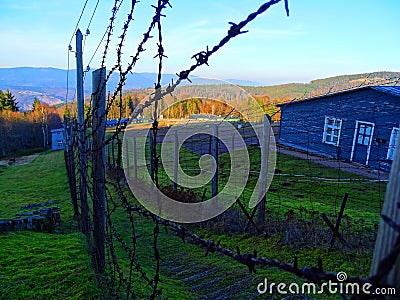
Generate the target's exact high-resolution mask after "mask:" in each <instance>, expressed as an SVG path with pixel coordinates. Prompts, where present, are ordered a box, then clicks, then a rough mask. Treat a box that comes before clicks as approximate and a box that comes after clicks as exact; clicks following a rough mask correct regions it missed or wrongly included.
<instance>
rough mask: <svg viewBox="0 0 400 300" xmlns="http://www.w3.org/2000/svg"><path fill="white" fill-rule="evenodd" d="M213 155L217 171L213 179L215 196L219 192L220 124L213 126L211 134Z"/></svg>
mask: <svg viewBox="0 0 400 300" xmlns="http://www.w3.org/2000/svg"><path fill="white" fill-rule="evenodd" d="M211 155H212V157H214V160H215V173H214V176H213V178H212V180H211V195H212V197H215V196H216V195H217V194H218V125H217V124H214V125H213V127H212V136H211Z"/></svg>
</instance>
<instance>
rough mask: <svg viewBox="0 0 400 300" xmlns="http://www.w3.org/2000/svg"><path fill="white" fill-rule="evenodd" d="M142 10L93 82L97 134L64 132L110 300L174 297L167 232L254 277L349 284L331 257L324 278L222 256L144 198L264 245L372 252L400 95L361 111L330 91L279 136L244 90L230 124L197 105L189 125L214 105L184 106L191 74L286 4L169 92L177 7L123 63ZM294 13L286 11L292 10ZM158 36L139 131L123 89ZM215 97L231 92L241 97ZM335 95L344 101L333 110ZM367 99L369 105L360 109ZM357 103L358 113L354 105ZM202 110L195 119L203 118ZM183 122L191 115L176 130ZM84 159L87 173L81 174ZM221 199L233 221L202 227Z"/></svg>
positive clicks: (158, 13)
mask: <svg viewBox="0 0 400 300" xmlns="http://www.w3.org/2000/svg"><path fill="white" fill-rule="evenodd" d="M137 2H138V1H132V5H131V9H130V12H129V14H128V16H127V18H126V21H125V23H124V26H123V28H122V33H121V35H120V36H119V43H118V48H117V60H116V63H115V66H114V67H113V68H111V70H110V71H109V72H108V73H107V74H103V75H100V80H98V81H96V82H94V83H93V94H92V99H91V102H90V108H89V110H88V113H87V115H86V120H85V123H84V124H78V125H80V126H76V125H74V122H71V123H68V121H66V124H65V126H66V128H71V129H73V130H66V132H67V135H66V139H67V140H68V142H67V143H66V145H67V146H66V149H65V150H66V151H65V153H66V155H65V158H66V162H67V170H68V177H69V182H70V186H71V194H72V199H73V203H74V207H75V208H76V217H77V218H80V226H81V229H82V231H83V232H84V233H85V234H86V237H87V241H88V244H89V247H90V253H91V257H92V262H93V266H94V269H95V271H96V277H97V280H98V282H99V285H100V287H101V289H102V294H103V297H104V298H107V299H109V298H121V297H124V298H128V299H130V298H132V299H135V298H139V299H141V298H150V299H156V298H162V297H163V287H165V284H163V282H162V280H160V278H163V274H162V273H161V269H162V268H161V266H162V263H163V262H162V257H163V253H164V252H163V250H165V249H162V247H161V246H160V243H161V242H160V241H162V240H163V239H168V238H170V236H168V235H169V231H171V232H172V233H173V235H175V236H178V237H180V238H181V239H182V241H183V242H185V241H186V240H188V241H189V242H190V243H192V244H194V245H196V246H198V247H200V248H201V249H204V250H205V253H206V255H207V254H208V253H210V252H217V253H220V254H222V255H223V256H226V257H229V258H230V259H233V260H235V261H237V262H238V263H240V264H243V265H246V266H247V267H248V270H249V271H250V272H255V270H256V267H276V268H278V269H280V270H283V271H286V272H290V273H292V274H295V275H296V276H298V277H301V278H304V279H306V280H310V281H312V282H315V283H321V282H322V281H328V280H332V281H335V282H338V281H340V279H338V276H337V275H338V274H336V273H333V272H327V271H325V270H324V267H323V262H322V260H320V259H318V260H317V264H316V265H315V266H310V267H299V263H298V260H297V257H294V259H293V263H286V262H281V261H278V260H276V259H275V258H268V257H262V256H259V255H258V254H257V251H254V252H253V253H243V252H242V251H241V250H240V249H239V247H237V249H235V250H232V249H229V248H228V247H224V246H223V245H221V244H222V242H217V241H213V240H210V239H206V238H203V237H201V236H200V235H199V234H197V233H195V232H196V228H192V227H190V229H189V228H187V227H184V226H183V225H179V224H177V223H175V222H173V221H171V218H169V219H166V218H165V216H169V215H171V212H170V211H168V210H166V207H165V206H162V203H161V202H160V201H154V202H153V204H151V205H150V204H148V202H145V203H144V204H143V199H141V198H152V195H160V194H163V195H166V196H167V197H168V198H169V200H170V201H172V202H173V203H174V205H176V204H177V203H178V204H179V205H180V204H182V205H181V206H180V207H182V211H184V210H185V209H186V207H190V206H188V205H193V204H197V206H196V207H198V210H197V211H196V210H195V211H192V212H191V217H196V218H197V217H198V218H200V219H201V220H202V221H204V222H203V223H202V224H201V225H200V226H201V228H202V229H209V230H217V231H218V232H221V233H227V232H228V233H231V234H238V233H240V234H242V233H253V234H254V235H258V236H262V237H269V236H272V235H274V234H278V235H279V237H280V238H279V241H278V244H286V245H293V246H295V247H296V246H297V245H301V244H306V245H312V246H314V247H321V248H322V249H328V248H329V249H330V250H332V249H333V250H334V249H341V248H343V247H344V248H348V249H349V250H351V249H354V248H359V249H363V250H365V251H366V252H368V251H371V247H372V245H373V242H374V240H375V237H376V232H377V226H378V223H379V221H380V211H381V208H382V203H383V198H384V191H385V187H386V180H387V172H388V169H389V168H390V160H391V155H392V154H391V153H392V152H391V151H392V150H393V147H394V142H393V141H392V138H393V139H394V137H393V136H395V135H396V130H395V128H397V129H398V126H397V127H396V123H395V121H390V120H395V119H396V118H397V120H398V114H399V107H398V106H394V104H393V103H392V102H391V101H393V99H392V98H390V97H396V96H393V95H390V94H391V92H390V91H388V90H385V88H382V87H381V88H380V89H376V88H371V87H367V86H366V87H365V88H364V87H360V88H361V91H360V92H361V93H364V94H368V93H369V94H371V95H372V96H371V95H370V96H368V97H367V95H361V96H357V95H356V99H354V97H352V96H351V95H354V93H356V92H354V91H346V92H340V93H337V94H335V95H336V96H332V95H330V94H331V92H332V90H329V91H328V92H329V95H330V96H328V94H327V95H320V96H319V97H317V98H316V99H314V100H312V99H308V100H303V101H291V102H289V103H287V104H283V105H281V106H280V110H279V113H280V118H278V119H277V118H275V119H274V120H278V121H280V122H279V123H275V124H274V123H273V124H272V126H271V123H270V122H265V121H264V122H263V120H264V113H265V111H264V110H263V107H261V106H260V105H259V103H258V102H257V101H255V100H254V98H252V97H251V96H250V95H249V94H248V93H246V92H243V90H241V89H238V88H236V89H237V90H239V92H237V93H236V95H235V96H234V97H232V99H227V100H221V99H218V100H219V102H222V103H223V105H219V108H221V107H223V108H224V109H223V110H221V113H220V114H219V115H218V114H217V113H216V112H215V109H216V108H217V107H218V106H215V107H214V108H213V107H211V113H210V114H206V115H203V114H201V112H200V111H199V112H197V113H193V114H188V111H189V110H190V109H188V106H185V107H186V108H185V109H186V112H185V113H184V112H183V111H184V110H183V108H184V104H183V103H190V104H191V105H193V104H194V103H198V104H199V103H200V104H201V105H206V104H207V101H203V102H202V101H197V102H196V101H188V99H192V100H193V99H199V98H203V99H209V98H210V96H208V95H204V93H201V94H202V95H199V94H198V93H195V94H192V95H189V97H187V96H186V97H181V98H179V97H178V96H179V93H180V90H179V89H178V85H180V84H181V83H182V82H184V81H186V80H188V81H190V78H189V75H190V73H191V72H192V71H194V70H195V69H196V68H198V67H200V66H202V65H206V64H208V62H209V59H210V57H211V56H212V55H213V54H214V53H216V52H217V51H218V50H219V49H220V48H221V47H223V46H224V45H225V44H227V43H228V42H229V41H230V39H232V38H235V37H236V36H238V35H240V34H241V33H244V31H242V30H243V28H244V27H245V26H246V25H247V24H248V23H249V22H251V21H252V20H254V19H255V18H256V17H257V16H258V15H260V14H262V13H264V12H265V11H266V10H267V9H269V8H270V7H271V6H273V5H275V4H277V3H279V2H281V1H280V0H271V1H269V2H266V3H264V4H263V5H262V6H261V7H260V8H259V9H258V10H257V11H256V12H254V13H252V14H250V15H249V16H248V17H247V18H246V19H245V20H244V21H242V22H240V23H238V24H235V23H230V25H231V27H230V28H229V30H228V33H227V35H226V36H225V37H223V38H222V40H221V41H220V43H219V44H217V45H216V46H214V47H213V48H211V50H210V49H209V48H208V47H207V49H206V50H204V51H201V52H198V53H197V54H195V55H194V56H193V57H192V58H193V59H195V61H196V62H195V64H193V65H192V66H191V67H190V68H188V69H187V70H183V71H181V72H178V73H177V80H176V81H175V82H173V81H172V82H171V83H170V84H169V85H168V86H167V87H165V88H162V87H161V77H162V66H163V65H162V62H163V59H164V58H165V50H164V48H163V36H162V26H161V24H162V22H161V20H162V17H164V16H165V15H164V10H165V9H167V8H168V7H169V6H170V4H169V1H168V0H159V1H157V4H156V5H154V6H153V8H154V10H155V12H154V16H153V18H152V20H151V22H150V25H149V27H148V30H147V31H146V32H145V33H144V35H143V40H142V41H141V42H140V43H139V45H138V48H137V52H136V54H135V55H133V56H132V60H131V61H130V62H129V63H128V64H127V65H126V66H125V67H124V65H123V64H122V58H121V55H122V51H123V49H124V43H125V39H126V36H127V33H128V27H129V26H130V24H131V21H132V20H133V12H134V9H135V6H136V5H137ZM121 3H122V1H118V0H116V1H115V3H114V7H113V9H112V16H111V18H110V24H109V27H108V29H107V31H106V33H107V34H105V36H107V39H106V46H105V49H104V52H103V56H102V62H101V68H100V69H102V70H105V68H104V67H105V62H106V58H107V56H108V52H109V43H110V40H111V38H112V35H113V34H112V33H113V31H114V22H115V19H116V18H117V13H118V10H119V7H120V5H121ZM285 4H286V5H285V8H286V11H288V6H287V1H285ZM153 31H156V35H157V55H156V56H155V58H156V59H157V63H158V76H157V78H156V79H155V87H154V89H152V91H151V94H150V96H149V97H148V98H147V99H145V100H144V101H143V102H142V103H139V104H137V105H136V106H135V108H134V111H133V113H132V116H131V117H132V119H131V120H132V124H129V125H127V124H126V123H125V124H123V122H122V115H123V113H122V111H123V108H122V95H123V94H122V90H123V86H124V83H125V81H126V80H127V76H128V74H129V72H131V71H132V70H133V68H134V67H135V65H136V63H137V61H138V59H139V57H140V56H141V55H142V52H144V51H145V50H144V46H145V44H146V43H148V41H149V40H151V38H152V36H151V34H152V32H153ZM114 72H118V73H119V77H120V80H119V83H118V85H117V87H116V89H115V90H114V91H113V92H112V93H110V94H109V95H108V99H107V101H106V103H105V104H104V105H101V104H99V103H101V102H100V101H99V98H100V97H104V98H105V97H106V95H105V92H104V90H105V87H106V84H107V81H108V80H109V78H110V77H111V74H112V73H114ZM392 83H393V82H392ZM396 83H397V81H396ZM392 85H393V84H392ZM394 85H396V84H394ZM217 86H218V87H219V88H220V89H221V90H222V89H224V88H228V89H229V88H231V87H232V85H227V86H225V85H217ZM182 89H187V86H185V87H182ZM359 90H360V89H359ZM100 95H101V96H100ZM386 95H389V98H387V97H386ZM397 96H398V95H397ZM331 97H339V99H336V102H335V101H333V100H332V98H331ZM357 97H358V98H359V99H363V101H364V100H365V99H366V100H365V101H364V102H362V101H356V100H357ZM211 98H212V99H215V98H217V97H215V96H212V97H211ZM104 100H105V99H104ZM184 100H186V102H185V101H184ZM296 100H298V99H296ZM213 101H215V100H213ZM356 102H357V105H360V106H358V107H356V104H355V103H356ZM360 102H362V103H361V104H360ZM314 103H318V104H320V106H318V105H314ZM309 104H311V105H309ZM102 107H103V110H102ZM296 107H300V108H298V109H297V108H296ZM354 108H355V109H354ZM115 109H117V111H118V110H119V118H118V119H117V121H116V123H115V127H113V128H112V129H111V130H107V131H106V119H107V114H108V113H109V112H110V111H111V110H115ZM174 111H175V112H174ZM191 111H192V112H194V111H196V109H193V107H191ZM176 112H178V113H180V114H178V116H179V117H177V116H176V115H175V118H171V117H170V115H174V113H176ZM260 112H261V113H260ZM275 114H276V113H275ZM162 115H163V116H164V115H166V116H167V115H168V117H166V118H163V117H161V116H162ZM210 115H212V117H211V116H210ZM364 116H368V118H369V119H368V120H366V119H365V117H364ZM388 116H390V118H388ZM211 119H212V120H211ZM389 119H390V120H389ZM270 120H271V119H270ZM145 121H148V122H145ZM397 125H398V123H397ZM389 129H390V130H391V132H390V133H388V130H389ZM82 134H83V136H84V139H83V138H82ZM275 140H276V141H277V144H276V145H275ZM271 141H272V142H271ZM345 146H347V147H350V149H347V148H345ZM375 150H376V152H375ZM359 151H360V152H359ZM363 151H364V152H363ZM382 153H383V154H386V157H385V156H382ZM82 157H85V159H87V163H82ZM235 157H236V158H238V159H236V160H235V159H233V158H235ZM363 162H364V164H363ZM356 163H358V165H357V164H356ZM362 165H364V166H362ZM367 165H369V166H370V168H369V169H368V168H367V167H366V166H367ZM83 169H84V170H83ZM82 170H83V171H84V172H82ZM372 170H377V171H372ZM82 176H84V177H85V178H84V179H85V180H82ZM260 178H261V179H260ZM132 181H133V182H134V188H132V185H131V184H132ZM128 186H130V187H131V189H132V192H133V193H134V195H132V194H131V192H130V191H129V189H128ZM226 187H228V188H226ZM155 190H157V191H158V192H155ZM160 191H161V192H160ZM140 192H142V194H141V193H140ZM153 193H154V194H153ZM86 195H87V196H88V197H87V198H86ZM138 195H139V196H138ZM149 195H150V196H149ZM223 196H224V197H223ZM218 197H219V202H218ZM212 199H215V200H212ZM221 199H223V200H221ZM153 200H154V199H153ZM209 200H211V202H212V203H213V204H212V205H213V206H212V208H219V207H220V206H223V208H224V209H222V210H221V212H222V211H225V212H224V213H223V214H219V213H218V214H215V216H213V217H214V218H203V219H202V217H201V216H202V214H203V213H204V212H205V211H207V210H206V209H205V208H207V207H206V206H205V204H204V203H206V202H207V201H209ZM174 201H175V202H174ZM140 204H143V205H144V207H143V206H142V205H140ZM186 204H188V205H186ZM174 207H175V206H174ZM192 207H194V206H192ZM229 207H230V208H229ZM226 208H229V209H227V210H226ZM171 211H173V207H172V209H171ZM157 212H158V213H157ZM218 212H219V211H218ZM173 213H176V211H173ZM180 213H181V212H178V215H179V214H180ZM217 215H218V216H217ZM389 221H390V220H388V222H389ZM333 223H336V224H333ZM161 229H165V233H164V232H163V230H161ZM163 245H165V244H163ZM341 250H342V249H341ZM390 264H393V257H389V259H388V260H386V261H385V262H383V266H386V267H387V266H388V265H390ZM386 269H388V270H386V271H387V272H388V271H390V268H386ZM386 271H385V272H386ZM385 272H383V273H380V274H379V276H375V277H371V278H369V279H367V278H361V277H359V276H354V277H349V278H347V282H348V283H358V284H366V283H369V282H371V283H373V284H374V285H375V286H382V284H381V283H380V279H381V277H382V276H384V274H385ZM383 286H384V285H383ZM167 296H168V295H167Z"/></svg>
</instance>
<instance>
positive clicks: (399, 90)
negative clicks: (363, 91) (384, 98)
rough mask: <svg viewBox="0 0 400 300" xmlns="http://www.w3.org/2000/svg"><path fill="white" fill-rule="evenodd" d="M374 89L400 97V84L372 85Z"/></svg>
mask: <svg viewBox="0 0 400 300" xmlns="http://www.w3.org/2000/svg"><path fill="white" fill-rule="evenodd" d="M371 88H372V89H374V90H377V91H380V92H384V93H388V94H391V95H393V96H397V97H400V86H371Z"/></svg>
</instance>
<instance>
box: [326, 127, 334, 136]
mask: <svg viewBox="0 0 400 300" xmlns="http://www.w3.org/2000/svg"><path fill="white" fill-rule="evenodd" d="M332 133H333V130H332V127H328V128H327V130H326V134H327V135H331V134H332Z"/></svg>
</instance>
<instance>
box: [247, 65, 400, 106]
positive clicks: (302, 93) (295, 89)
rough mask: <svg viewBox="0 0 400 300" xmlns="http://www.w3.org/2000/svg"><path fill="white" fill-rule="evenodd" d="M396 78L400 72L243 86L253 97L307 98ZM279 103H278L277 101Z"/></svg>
mask: <svg viewBox="0 0 400 300" xmlns="http://www.w3.org/2000/svg"><path fill="white" fill-rule="evenodd" d="M394 78H396V79H398V78H400V72H386V71H381V72H373V73H362V74H352V75H340V76H335V77H329V78H324V79H316V80H312V81H311V82H309V83H287V84H280V85H274V86H257V87H253V86H244V87H243V88H244V89H246V91H248V92H249V93H251V94H253V95H267V96H269V98H271V99H277V100H279V99H285V98H286V99H294V98H308V97H313V96H316V95H322V94H326V93H330V92H335V91H341V90H345V89H350V88H356V87H359V86H363V85H372V84H375V85H380V84H385V83H386V82H388V81H390V80H392V81H393V79H394ZM278 102H279V101H278Z"/></svg>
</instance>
